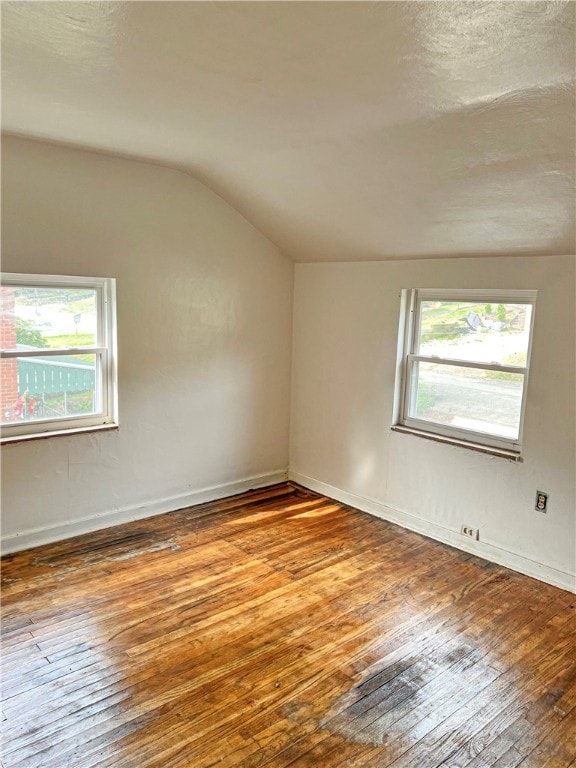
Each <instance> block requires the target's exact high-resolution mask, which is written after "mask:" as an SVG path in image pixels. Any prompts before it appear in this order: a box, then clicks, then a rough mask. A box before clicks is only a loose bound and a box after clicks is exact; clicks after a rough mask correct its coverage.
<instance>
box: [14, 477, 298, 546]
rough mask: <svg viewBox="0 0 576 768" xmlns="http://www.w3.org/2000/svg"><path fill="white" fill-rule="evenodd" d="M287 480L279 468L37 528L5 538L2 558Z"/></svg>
mask: <svg viewBox="0 0 576 768" xmlns="http://www.w3.org/2000/svg"><path fill="white" fill-rule="evenodd" d="M287 478H288V470H286V469H279V470H276V471H274V472H268V473H266V474H264V475H254V476H253V477H245V478H243V479H241V480H236V481H234V482H232V483H223V484H221V485H214V486H211V487H210V488H202V489H200V490H198V491H190V492H187V493H182V494H178V495H176V496H167V497H165V498H163V499H156V500H155V501H151V502H145V503H143V504H134V505H132V506H128V507H124V508H122V509H116V510H113V511H112V512H103V513H101V514H97V515H91V516H90V517H83V518H80V519H78V520H73V521H72V522H70V523H59V524H57V525H50V526H45V527H42V528H33V529H32V530H28V531H22V532H21V533H15V534H11V535H9V536H3V537H2V540H1V542H0V550H1V553H2V555H7V554H9V553H11V552H19V551H21V550H23V549H29V548H30V547H37V546H40V545H41V544H51V543H52V542H54V541H62V540H63V539H69V538H71V537H72V536H79V535H80V534H82V533H91V532H92V531H98V530H100V529H102V528H109V527H111V526H113V525H119V524H120V523H128V522H130V521H131V520H142V519H143V518H145V517H152V515H159V514H162V513H164V512H173V511H174V510H176V509H184V508H185V507H193V506H194V505H195V504H204V503H206V502H207V501H216V500H217V499H224V498H226V497H227V496H234V495H235V494H237V493H244V491H250V490H252V489H253V488H264V487H265V486H267V485H275V484H276V483H282V482H285V481H286V480H287Z"/></svg>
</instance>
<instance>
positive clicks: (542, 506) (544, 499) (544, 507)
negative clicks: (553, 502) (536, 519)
mask: <svg viewBox="0 0 576 768" xmlns="http://www.w3.org/2000/svg"><path fill="white" fill-rule="evenodd" d="M534 509H535V510H536V512H548V494H547V493H544V491H536V501H535V502H534Z"/></svg>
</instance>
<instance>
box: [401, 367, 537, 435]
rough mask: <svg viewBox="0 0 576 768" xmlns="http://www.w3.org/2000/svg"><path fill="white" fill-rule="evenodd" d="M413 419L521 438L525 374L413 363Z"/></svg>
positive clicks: (410, 408) (411, 412) (411, 409)
mask: <svg viewBox="0 0 576 768" xmlns="http://www.w3.org/2000/svg"><path fill="white" fill-rule="evenodd" d="M412 376H413V379H412V387H413V388H412V395H413V396H412V402H411V403H410V407H409V415H410V416H412V417H413V418H418V419H424V420H425V421H430V422H434V423H436V424H442V425H445V426H449V427H454V428H457V429H468V430H473V431H475V432H483V433H486V434H490V435H496V436H498V437H505V438H510V439H513V440H517V439H518V432H519V426H520V410H521V406H522V389H523V385H524V375H523V374H521V373H502V372H500V371H481V370H478V369H476V368H466V367H464V366H455V365H437V364H435V363H414V365H413V368H412Z"/></svg>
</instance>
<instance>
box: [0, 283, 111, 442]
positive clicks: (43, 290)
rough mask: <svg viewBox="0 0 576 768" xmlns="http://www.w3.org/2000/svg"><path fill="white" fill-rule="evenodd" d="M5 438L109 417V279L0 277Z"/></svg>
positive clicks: (103, 419) (102, 421)
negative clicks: (0, 282)
mask: <svg viewBox="0 0 576 768" xmlns="http://www.w3.org/2000/svg"><path fill="white" fill-rule="evenodd" d="M2 283H3V284H2V287H1V289H0V292H1V295H0V312H1V336H0V341H1V346H2V359H1V361H0V364H1V366H2V368H1V373H0V376H1V378H0V381H1V384H2V388H1V400H0V407H1V413H2V424H3V427H4V428H3V436H6V435H9V434H27V433H30V432H35V431H38V429H39V428H42V429H41V431H44V429H45V430H49V429H62V428H71V427H72V428H73V427H75V426H86V425H90V424H95V423H106V422H107V421H111V420H112V409H111V405H112V402H113V391H111V385H113V383H114V377H113V375H112V373H113V371H112V367H113V344H112V340H113V312H112V311H111V310H112V302H113V284H112V281H110V280H106V279H103V278H94V279H91V278H62V277H50V276H44V277H42V276H24V275H22V276H12V275H3V279H2Z"/></svg>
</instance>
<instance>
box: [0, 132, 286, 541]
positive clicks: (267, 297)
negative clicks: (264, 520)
mask: <svg viewBox="0 0 576 768" xmlns="http://www.w3.org/2000/svg"><path fill="white" fill-rule="evenodd" d="M2 154H3V176H2V182H3V221H2V225H3V226H2V256H3V260H2V269H3V270H4V271H6V272H30V273H47V274H71V275H103V276H110V277H116V278H117V293H118V329H119V359H120V364H119V387H120V398H119V403H120V408H119V411H120V424H121V426H120V429H119V431H117V432H109V433H105V434H92V435H76V436H72V437H56V438H52V439H48V440H40V441H35V442H29V443H20V444H16V445H9V446H4V447H3V449H2V518H3V529H2V534H3V544H4V548H5V550H9V549H14V548H19V547H21V546H26V545H29V544H31V543H36V542H39V541H46V540H50V539H56V538H62V537H63V536H66V535H69V534H71V533H75V532H77V531H80V530H89V529H93V528H98V527H102V526H103V525H106V524H113V523H115V522H117V521H118V520H119V519H125V518H130V517H133V516H139V515H145V514H150V513H151V512H154V511H158V510H162V509H169V508H172V509H173V508H176V507H177V506H185V505H186V504H187V503H190V502H194V501H202V500H204V499H205V498H208V497H210V496H212V497H214V496H218V495H226V493H230V492H234V491H236V490H240V489H243V488H244V487H250V486H252V485H255V484H258V483H266V482H270V481H272V480H278V479H281V477H282V474H281V473H282V472H283V471H285V470H286V467H287V461H288V450H287V446H288V424H289V387H290V347H291V331H292V329H291V315H292V287H293V265H292V263H291V262H290V261H289V260H288V259H286V258H285V257H284V256H283V255H282V254H281V253H280V252H279V251H278V249H277V248H276V247H275V246H273V245H272V244H271V243H270V242H269V241H268V240H266V239H265V238H264V237H263V236H262V235H261V234H260V233H259V232H258V231H257V230H256V229H254V227H252V226H251V225H250V224H249V223H248V222H247V221H246V220H245V219H243V218H242V217H241V216H240V215H239V214H238V213H237V212H236V211H234V210H233V209H232V208H230V207H229V206H228V205H227V204H225V203H224V202H223V201H222V200H221V199H220V198H218V197H217V196H216V195H214V194H213V193H212V192H210V191H209V190H208V189H206V188H205V187H204V186H202V185H201V184H199V183H197V182H196V181H194V180H193V179H192V178H191V177H189V176H186V175H184V174H181V173H178V172H176V171H171V170H167V169H162V168H158V167H154V166H152V165H147V164H143V163H137V162H132V161H127V160H121V159H115V158H109V157H105V156H102V155H97V154H92V153H86V152H80V151H76V150H69V149H65V148H58V147H55V146H50V145H47V144H42V143H37V142H29V141H22V140H18V139H15V138H5V139H4V141H3V146H2ZM277 472H280V474H279V475H276V474H274V473H277ZM270 473H272V474H270ZM252 477H257V480H255V481H250V480H248V481H247V482H246V483H243V482H242V481H243V480H244V479H246V478H252ZM214 486H218V487H217V488H216V490H214V491H211V492H208V493H206V494H197V493H196V492H197V491H201V490H203V489H206V488H212V487H214ZM222 486H223V487H222ZM110 512H112V513H116V514H112V515H108V516H107V517H106V518H99V517H98V516H99V515H101V514H106V513H110ZM16 535H19V538H18V539H15V538H14V537H15V536H16Z"/></svg>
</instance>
